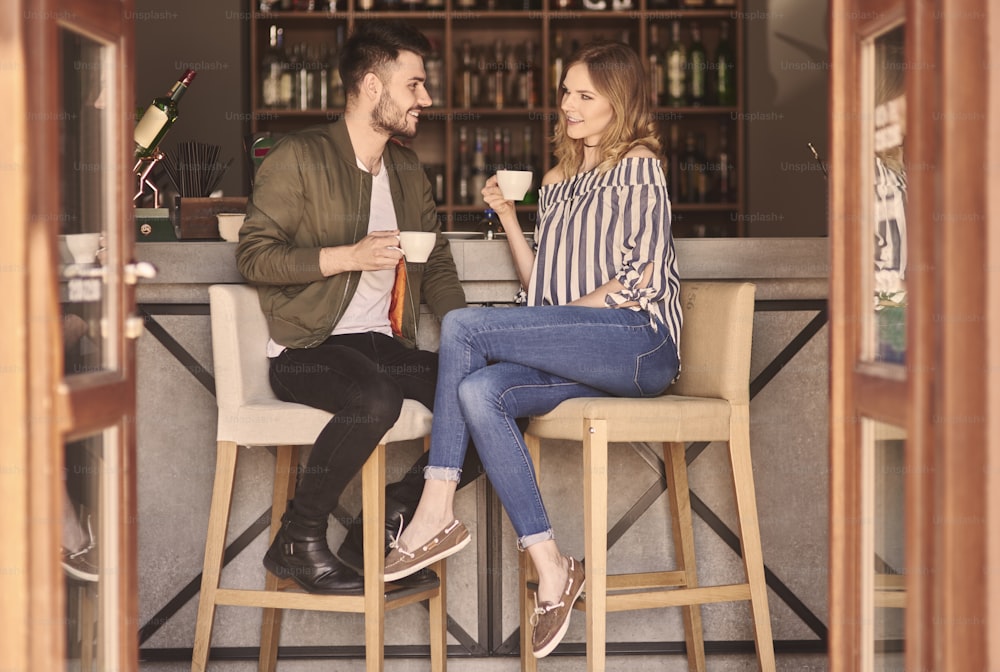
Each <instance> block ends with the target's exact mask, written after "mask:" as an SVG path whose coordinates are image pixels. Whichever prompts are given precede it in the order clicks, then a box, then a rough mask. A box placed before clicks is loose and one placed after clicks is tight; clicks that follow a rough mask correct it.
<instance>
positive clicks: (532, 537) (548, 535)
mask: <svg viewBox="0 0 1000 672" xmlns="http://www.w3.org/2000/svg"><path fill="white" fill-rule="evenodd" d="M555 538H556V535H555V533H554V532H553V531H552V528H551V527H550V528H549V529H547V530H545V531H544V532H536V533H534V534H526V535H524V536H523V537H518V539H517V550H519V551H524V550H527V549H528V547H529V546H534V545H535V544H540V543H541V542H543V541H548V540H549V539H555Z"/></svg>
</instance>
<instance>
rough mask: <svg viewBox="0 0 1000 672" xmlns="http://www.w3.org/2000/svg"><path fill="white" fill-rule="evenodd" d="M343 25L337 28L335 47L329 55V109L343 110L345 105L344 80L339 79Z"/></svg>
mask: <svg viewBox="0 0 1000 672" xmlns="http://www.w3.org/2000/svg"><path fill="white" fill-rule="evenodd" d="M344 30H345V28H344V25H343V24H341V25H339V26H337V46H336V49H335V50H334V51H333V52H332V53H331V57H332V58H331V61H330V107H332V108H343V107H344V106H345V105H347V92H346V91H344V80H343V79H341V77H340V52H341V50H342V49H343V47H344Z"/></svg>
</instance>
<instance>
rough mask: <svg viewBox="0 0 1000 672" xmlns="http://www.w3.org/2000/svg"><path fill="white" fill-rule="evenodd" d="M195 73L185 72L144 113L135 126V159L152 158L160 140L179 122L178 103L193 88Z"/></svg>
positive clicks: (192, 71)
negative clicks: (165, 93) (190, 87)
mask: <svg viewBox="0 0 1000 672" xmlns="http://www.w3.org/2000/svg"><path fill="white" fill-rule="evenodd" d="M194 76H195V71H194V70H185V71H184V74H183V75H181V78H180V79H178V80H177V81H176V82H175V83H174V85H173V86H172V87H171V88H170V91H168V92H167V95H165V96H157V97H156V98H153V101H152V102H151V103H150V104H149V107H147V108H146V111H145V112H143V114H142V117H141V118H140V119H139V122H138V123H137V124H136V125H135V131H134V133H133V137H134V139H135V158H137V159H141V158H146V157H150V156H152V155H153V154H154V153H155V152H156V148H157V147H158V146H159V145H160V140H162V139H163V136H164V135H166V134H167V131H169V130H170V127H171V126H173V125H174V122H175V121H177V117H178V115H179V112H178V111H177V103H178V102H179V101H180V99H181V98H182V97H183V96H184V92H185V91H187V89H188V87H189V86H191V82H192V81H193V80H194Z"/></svg>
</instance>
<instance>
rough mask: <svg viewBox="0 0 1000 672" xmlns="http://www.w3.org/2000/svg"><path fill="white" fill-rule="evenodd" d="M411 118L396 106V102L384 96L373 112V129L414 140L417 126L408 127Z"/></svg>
mask: <svg viewBox="0 0 1000 672" xmlns="http://www.w3.org/2000/svg"><path fill="white" fill-rule="evenodd" d="M408 119H409V116H408V115H407V114H404V113H403V112H402V110H400V108H399V106H398V105H396V103H395V101H393V100H392V99H390V98H389V96H388V95H385V94H383V95H382V97H381V98H380V99H379V101H378V103H377V104H376V105H375V109H374V110H373V111H372V128H374V129H375V130H376V131H383V132H385V133H388V134H389V135H390V136H392V135H401V136H403V137H404V138H412V137H415V136H416V134H417V131H416V125H415V124H414V128H412V129H411V128H410V127H409V126H408V125H407V120H408Z"/></svg>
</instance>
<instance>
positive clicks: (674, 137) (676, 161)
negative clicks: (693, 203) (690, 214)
mask: <svg viewBox="0 0 1000 672" xmlns="http://www.w3.org/2000/svg"><path fill="white" fill-rule="evenodd" d="M680 171H681V133H680V128H678V126H677V124H676V123H673V124H670V168H669V169H668V171H667V180H669V187H668V189H669V190H670V191H669V193H670V200H671V202H673V203H679V202H680V200H681V176H680Z"/></svg>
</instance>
